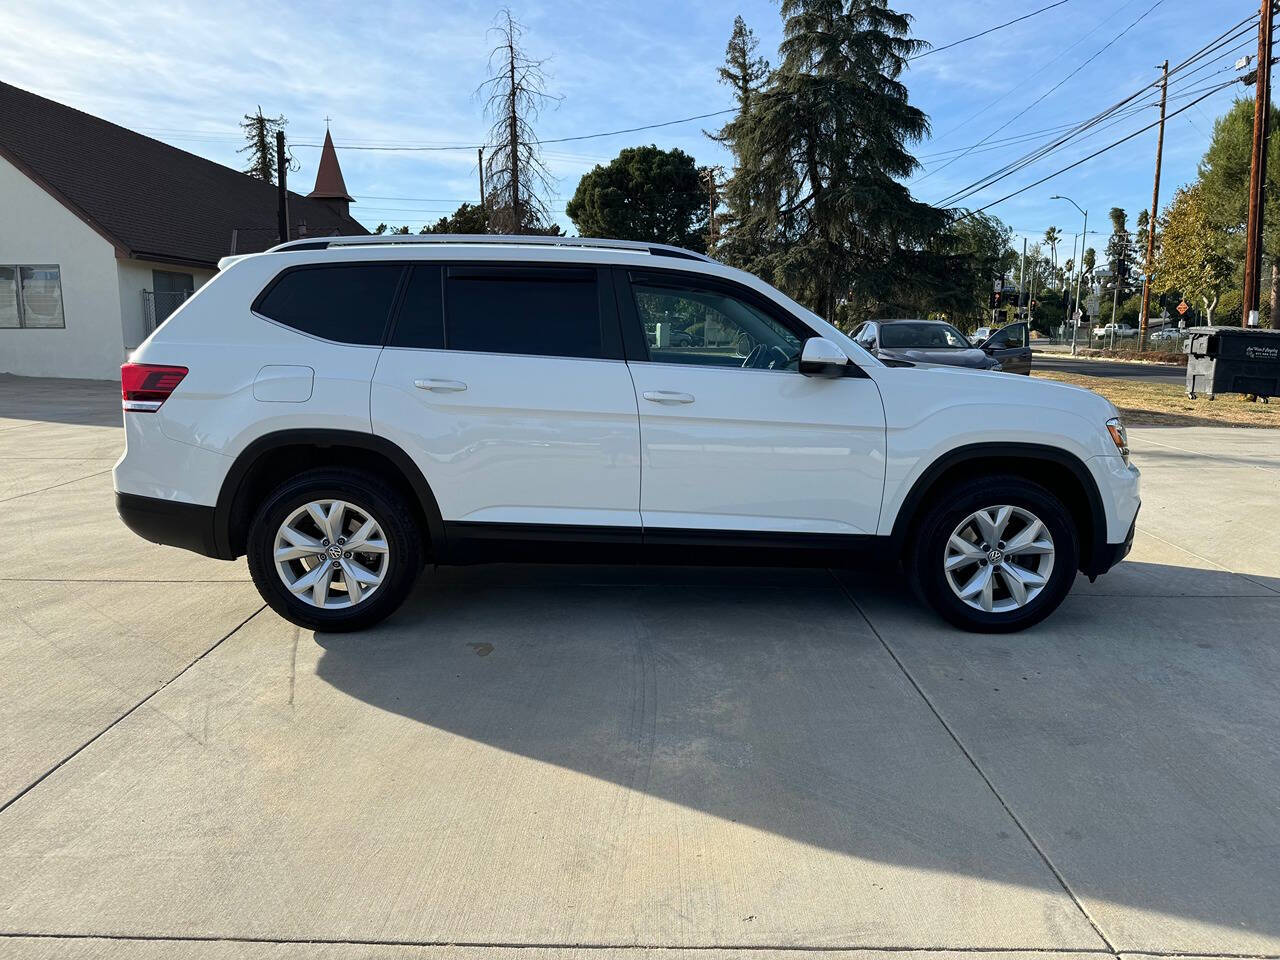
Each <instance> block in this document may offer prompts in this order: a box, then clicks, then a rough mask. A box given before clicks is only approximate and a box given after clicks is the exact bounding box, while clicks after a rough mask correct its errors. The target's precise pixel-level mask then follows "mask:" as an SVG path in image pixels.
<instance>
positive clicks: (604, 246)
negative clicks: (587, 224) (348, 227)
mask: <svg viewBox="0 0 1280 960" xmlns="http://www.w3.org/2000/svg"><path fill="white" fill-rule="evenodd" d="M431 243H435V244H462V245H473V244H474V245H485V246H520V247H524V246H539V247H578V248H588V249H593V250H625V251H628V252H631V253H648V254H650V255H652V256H656V257H676V258H679V259H683V260H703V261H706V262H708V263H710V262H712V260H711V258H710V257H708V256H706V255H705V254H701V253H695V252H693V251H692V250H685V249H684V248H683V247H673V246H670V245H668V244H665V243H643V242H641V241H637V240H601V239H597V238H595V237H545V236H513V235H509V234H494V233H394V234H378V235H373V236H364V237H315V238H309V239H303V240H290V241H289V242H288V243H281V244H277V245H276V246H274V247H272V248H271V249H270V250H268V251H267V252H268V253H279V252H280V251H283V250H328V249H332V248H333V247H374V246H394V245H396V244H406V245H410V246H412V245H421V244H431Z"/></svg>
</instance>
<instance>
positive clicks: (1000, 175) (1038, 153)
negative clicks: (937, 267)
mask: <svg viewBox="0 0 1280 960" xmlns="http://www.w3.org/2000/svg"><path fill="white" fill-rule="evenodd" d="M1160 2H1161V0H1157V4H1156V5H1157V6H1158V5H1159V3H1160ZM1152 9H1154V7H1153V8H1152ZM1147 12H1148V13H1149V12H1150V10H1148V11H1147ZM1144 16H1145V14H1144ZM1139 19H1141V18H1139ZM1250 19H1252V18H1250V17H1246V18H1245V20H1244V21H1241V23H1239V24H1234V25H1232V26H1231V27H1228V28H1227V29H1226V30H1225V31H1223V33H1221V34H1219V36H1217V37H1215V38H1214V39H1213V40H1210V41H1209V42H1208V43H1207V44H1205V45H1204V46H1203V47H1201V48H1200V49H1199V50H1197V51H1196V52H1195V53H1193V54H1191V55H1190V56H1188V57H1187V58H1185V59H1184V60H1183V61H1182V62H1181V63H1179V64H1178V65H1177V66H1176V67H1175V68H1174V69H1173V70H1170V71H1169V73H1170V75H1171V76H1172V75H1173V74H1174V72H1175V71H1181V70H1183V69H1185V68H1187V67H1188V66H1190V65H1191V64H1193V63H1195V62H1196V60H1197V59H1202V58H1204V57H1206V56H1210V55H1211V53H1212V51H1213V50H1215V49H1219V48H1221V46H1222V45H1223V43H1229V42H1231V40H1232V39H1234V37H1232V36H1231V35H1232V34H1233V33H1237V32H1238V31H1239V30H1240V27H1241V25H1242V24H1243V23H1246V22H1248V21H1249V20H1250ZM1136 22H1137V21H1135V23H1136ZM1130 26H1132V24H1131V25H1130ZM1126 29H1128V28H1126ZM1224 38H1226V39H1224ZM1217 56H1218V57H1221V56H1222V54H1221V53H1219V54H1218V55H1217ZM1195 72H1196V71H1192V72H1191V73H1188V74H1187V75H1186V76H1185V77H1183V78H1182V80H1183V81H1185V80H1187V79H1189V78H1190V77H1191V76H1192V75H1193V74H1194V73H1195ZM1159 82H1160V81H1158V80H1157V81H1153V82H1152V83H1149V84H1146V85H1145V86H1143V87H1141V88H1139V89H1138V90H1136V91H1135V92H1133V93H1131V94H1130V95H1129V96H1127V97H1125V98H1124V99H1123V100H1120V101H1118V102H1117V103H1114V104H1112V105H1111V106H1110V107H1108V108H1107V109H1105V110H1103V111H1101V112H1099V113H1098V114H1095V115H1094V116H1093V117H1091V118H1090V119H1089V120H1087V121H1085V122H1084V123H1081V124H1079V125H1078V126H1077V127H1076V128H1075V129H1073V130H1071V131H1069V132H1067V133H1066V134H1064V135H1062V136H1060V137H1059V138H1058V139H1057V140H1055V141H1054V142H1053V143H1050V144H1047V145H1044V146H1041V147H1039V148H1037V149H1036V150H1033V151H1031V152H1030V153H1028V154H1024V155H1023V156H1022V157H1020V158H1019V159H1017V160H1014V161H1012V162H1010V163H1008V164H1006V165H1005V166H1003V167H1001V168H999V169H997V170H995V171H993V172H992V173H989V174H987V175H986V176H984V177H982V178H980V179H978V180H975V181H973V182H972V183H970V184H969V185H967V186H965V187H962V188H961V189H959V190H957V191H954V192H953V193H951V194H950V195H948V196H947V197H944V198H943V199H942V200H941V201H939V203H938V204H937V205H938V206H944V205H946V204H951V203H955V202H958V201H960V200H963V199H965V198H966V197H969V196H972V195H973V194H975V193H977V192H979V191H980V190H984V189H986V188H987V187H989V186H992V185H994V184H995V183H998V182H999V181H1001V180H1003V179H1005V178H1006V177H1008V176H1011V175H1012V174H1014V173H1016V172H1017V171H1018V170H1021V169H1023V168H1025V167H1027V166H1029V165H1030V164H1032V163H1034V162H1035V161H1037V160H1040V159H1043V158H1044V157H1046V156H1049V155H1051V154H1052V153H1055V152H1056V151H1057V150H1059V149H1061V148H1062V147H1063V146H1065V145H1066V144H1067V143H1068V142H1070V141H1071V140H1073V139H1075V138H1076V137H1077V136H1078V135H1079V134H1081V133H1082V132H1084V131H1085V130H1087V129H1089V128H1090V127H1093V126H1096V125H1097V124H1098V123H1100V122H1101V121H1102V120H1104V119H1106V118H1107V117H1109V116H1111V115H1113V114H1115V113H1117V112H1118V111H1120V109H1121V108H1122V107H1125V106H1126V105H1127V104H1130V103H1131V102H1132V101H1133V100H1136V99H1138V98H1139V97H1141V96H1142V95H1143V94H1144V93H1146V92H1147V91H1148V90H1151V89H1152V88H1154V87H1156V86H1158V84H1159ZM1230 82H1231V81H1229V82H1228V83H1230ZM1216 89H1218V88H1215V91H1212V92H1216ZM1192 92H1194V91H1192ZM1185 95H1187V94H1186V92H1184V93H1183V94H1181V96H1185ZM1196 102H1199V101H1196ZM1137 106H1142V105H1137ZM1107 126H1114V122H1113V123H1112V124H1108V125H1107ZM1103 129H1105V127H1104V128H1103ZM1096 132H1098V131H1095V133H1096ZM953 159H958V158H953ZM950 162H951V161H948V163H950ZM944 166H945V164H944ZM939 169H940V168H939Z"/></svg>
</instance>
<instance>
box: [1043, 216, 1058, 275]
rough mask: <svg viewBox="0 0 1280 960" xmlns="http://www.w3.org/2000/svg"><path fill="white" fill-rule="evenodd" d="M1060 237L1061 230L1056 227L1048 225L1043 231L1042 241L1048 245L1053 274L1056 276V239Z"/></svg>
mask: <svg viewBox="0 0 1280 960" xmlns="http://www.w3.org/2000/svg"><path fill="white" fill-rule="evenodd" d="M1061 239H1062V231H1061V230H1059V229H1058V228H1057V227H1050V228H1049V229H1048V230H1046V231H1045V232H1044V242H1045V243H1047V244H1048V245H1049V251H1050V253H1051V254H1052V256H1053V275H1054V276H1055V277H1056V276H1058V241H1059V240H1061Z"/></svg>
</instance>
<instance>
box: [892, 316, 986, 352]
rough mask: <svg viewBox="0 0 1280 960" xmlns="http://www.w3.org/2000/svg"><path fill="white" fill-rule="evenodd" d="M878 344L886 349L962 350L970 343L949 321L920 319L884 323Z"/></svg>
mask: <svg viewBox="0 0 1280 960" xmlns="http://www.w3.org/2000/svg"><path fill="white" fill-rule="evenodd" d="M880 346H881V347H884V348H885V349H887V350H902V349H917V350H964V349H968V347H969V346H970V344H969V341H968V340H966V339H965V336H964V334H963V333H961V332H960V331H959V330H957V329H956V328H955V327H953V326H951V324H949V323H933V322H928V321H920V322H918V323H916V322H907V323H886V324H884V329H883V330H881V331H880Z"/></svg>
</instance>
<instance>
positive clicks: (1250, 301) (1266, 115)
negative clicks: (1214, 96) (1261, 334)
mask: <svg viewBox="0 0 1280 960" xmlns="http://www.w3.org/2000/svg"><path fill="white" fill-rule="evenodd" d="M1271 4H1272V0H1262V12H1261V18H1260V20H1259V21H1258V81H1257V89H1256V91H1255V92H1254V96H1253V156H1252V158H1251V161H1250V165H1249V221H1248V225H1247V227H1246V231H1245V253H1244V296H1243V297H1242V298H1241V299H1243V300H1244V309H1243V316H1242V317H1241V321H1240V322H1241V325H1242V326H1246V327H1256V326H1257V325H1258V283H1259V280H1260V279H1261V277H1260V275H1261V273H1262V200H1263V192H1264V185H1265V183H1266V175H1267V133H1268V130H1267V127H1268V125H1269V121H1270V119H1271Z"/></svg>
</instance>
